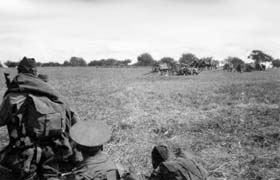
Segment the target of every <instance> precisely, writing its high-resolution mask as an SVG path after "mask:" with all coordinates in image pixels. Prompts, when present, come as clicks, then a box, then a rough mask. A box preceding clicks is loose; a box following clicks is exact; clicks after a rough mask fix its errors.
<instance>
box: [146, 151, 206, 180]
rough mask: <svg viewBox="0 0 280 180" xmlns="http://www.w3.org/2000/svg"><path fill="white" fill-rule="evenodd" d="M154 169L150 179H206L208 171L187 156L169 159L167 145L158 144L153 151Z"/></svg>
mask: <svg viewBox="0 0 280 180" xmlns="http://www.w3.org/2000/svg"><path fill="white" fill-rule="evenodd" d="M152 162H153V167H154V171H153V172H152V174H151V176H150V178H149V179H150V180H206V179H207V171H206V170H205V169H204V168H202V167H201V166H200V165H198V164H197V163H196V162H195V161H194V160H191V159H188V158H187V157H177V158H175V159H174V160H169V159H168V149H167V147H166V146H162V145H161V146H156V147H154V149H153V151H152Z"/></svg>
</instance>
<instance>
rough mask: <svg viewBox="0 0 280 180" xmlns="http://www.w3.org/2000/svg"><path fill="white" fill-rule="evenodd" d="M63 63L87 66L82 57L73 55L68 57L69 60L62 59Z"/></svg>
mask: <svg viewBox="0 0 280 180" xmlns="http://www.w3.org/2000/svg"><path fill="white" fill-rule="evenodd" d="M63 65H64V66H87V63H86V61H85V60H84V59H83V58H81V57H75V56H73V57H71V58H70V60H69V62H68V61H64V63H63Z"/></svg>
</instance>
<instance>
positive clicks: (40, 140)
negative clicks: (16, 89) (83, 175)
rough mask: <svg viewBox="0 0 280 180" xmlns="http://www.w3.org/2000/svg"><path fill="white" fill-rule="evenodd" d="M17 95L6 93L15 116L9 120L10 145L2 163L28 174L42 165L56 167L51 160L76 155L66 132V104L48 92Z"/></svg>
mask: <svg viewBox="0 0 280 180" xmlns="http://www.w3.org/2000/svg"><path fill="white" fill-rule="evenodd" d="M19 96H20V95H19ZM21 96H22V95H21ZM15 97H16V96H14V97H13V96H10V95H7V96H6V97H5V98H8V99H7V100H8V101H9V104H10V106H12V108H11V109H12V112H11V114H12V120H11V122H10V123H11V124H8V131H9V136H10V145H9V146H8V147H7V148H6V149H5V150H3V151H2V153H1V156H0V161H1V164H2V165H4V166H5V167H8V168H10V169H12V170H13V171H14V172H17V173H19V174H23V175H24V174H30V172H32V171H35V170H36V168H37V166H38V165H41V166H44V167H46V168H48V169H52V168H51V167H47V166H48V165H47V163H46V162H47V161H49V160H50V159H59V160H63V159H65V158H67V157H69V156H70V155H72V148H71V145H70V142H69V136H68V134H67V132H66V129H67V128H69V127H70V122H69V121H68V120H67V118H69V116H70V115H69V114H67V113H68V112H67V110H66V105H65V104H64V103H62V102H60V101H58V100H56V101H53V100H51V99H49V98H48V97H45V96H37V95H32V94H25V99H24V102H20V101H22V99H21V98H19V99H17V100H15V99H16V98H15ZM22 97H23V96H22ZM9 98H10V99H9ZM52 170H53V171H56V170H55V169H52Z"/></svg>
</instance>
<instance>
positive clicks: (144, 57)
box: [135, 53, 156, 66]
mask: <svg viewBox="0 0 280 180" xmlns="http://www.w3.org/2000/svg"><path fill="white" fill-rule="evenodd" d="M155 62H156V61H155V60H154V59H153V57H152V56H151V55H150V54H149V53H143V54H141V55H140V56H138V57H137V63H136V64H135V65H136V66H152V65H154V64H155Z"/></svg>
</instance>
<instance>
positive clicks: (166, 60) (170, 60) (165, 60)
mask: <svg viewBox="0 0 280 180" xmlns="http://www.w3.org/2000/svg"><path fill="white" fill-rule="evenodd" d="M159 62H160V63H166V64H174V63H175V60H174V59H173V58H171V57H163V58H161V59H160V60H159Z"/></svg>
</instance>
